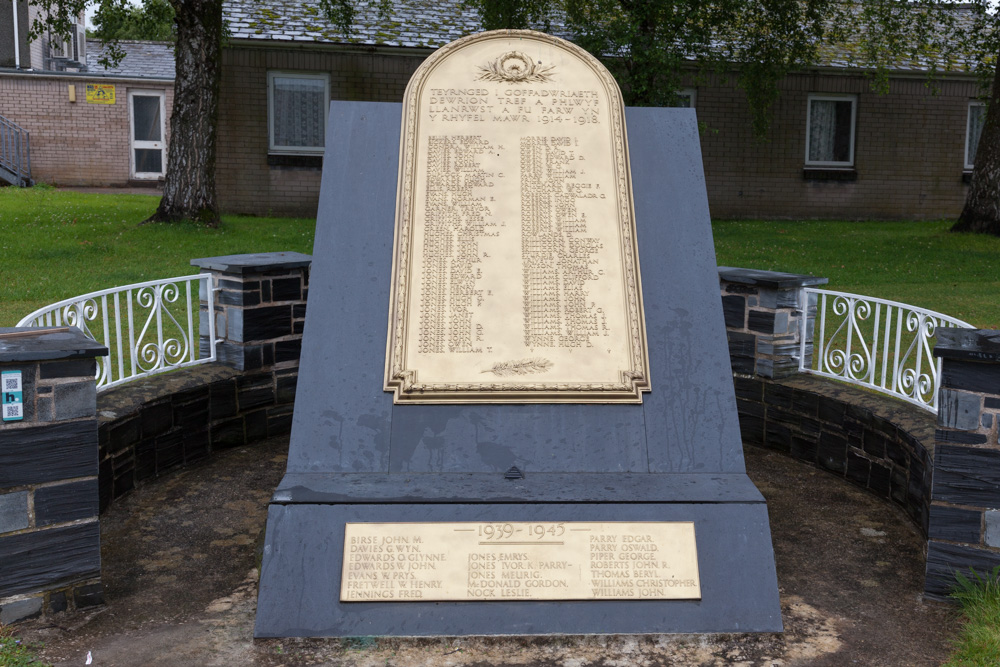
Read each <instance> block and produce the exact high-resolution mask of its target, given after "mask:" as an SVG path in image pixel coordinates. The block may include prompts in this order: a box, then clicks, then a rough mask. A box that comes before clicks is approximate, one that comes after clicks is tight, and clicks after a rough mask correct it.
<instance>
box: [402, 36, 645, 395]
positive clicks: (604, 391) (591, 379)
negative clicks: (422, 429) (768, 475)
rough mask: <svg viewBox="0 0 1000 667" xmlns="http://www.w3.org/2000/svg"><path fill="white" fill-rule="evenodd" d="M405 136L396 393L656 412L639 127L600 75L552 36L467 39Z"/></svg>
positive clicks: (416, 82)
mask: <svg viewBox="0 0 1000 667" xmlns="http://www.w3.org/2000/svg"><path fill="white" fill-rule="evenodd" d="M515 46H516V49H515V48H513V47H515ZM402 135H403V136H402V144H401V151H400V179H399V183H400V189H399V193H398V197H397V220H396V241H395V253H394V255H395V256H394V270H393V292H392V302H391V304H390V320H389V340H388V345H387V354H386V379H385V388H386V390H387V391H393V392H394V398H395V400H396V401H397V402H406V401H413V402H468V401H476V400H481V401H493V402H499V401H516V402H528V401H556V402H588V401H591V402H616V401H627V402H641V397H642V392H643V391H648V390H649V379H648V377H649V371H648V361H647V355H646V338H645V325H644V322H643V315H642V297H641V288H640V284H639V266H638V252H637V247H636V239H635V222H634V217H633V214H632V201H631V186H630V181H629V173H628V155H627V150H626V141H625V128H624V115H623V107H622V104H621V96H620V93H619V91H618V89H617V86H616V84H615V83H614V80H613V79H612V77H611V76H610V74H608V73H607V71H606V70H605V69H604V68H603V66H601V65H600V64H599V63H598V62H597V61H596V60H594V59H593V58H591V57H590V56H589V55H587V54H586V53H585V52H583V51H581V50H580V49H578V48H577V47H575V46H573V45H570V44H568V43H567V42H564V41H562V40H559V39H557V38H553V37H550V36H547V35H542V34H540V33H532V32H520V33H516V34H514V33H510V32H504V33H485V34H483V35H477V36H474V37H470V38H466V39H463V40H459V41H458V42H455V43H453V44H451V45H449V46H448V47H445V48H444V49H442V50H440V51H438V52H437V53H436V54H435V55H433V56H431V58H429V59H428V60H427V61H426V62H425V63H424V65H422V66H421V68H420V69H419V70H418V71H417V73H416V74H415V75H414V77H413V79H412V80H411V82H410V85H409V87H408V89H407V93H406V102H405V105H404V119H403V133H402Z"/></svg>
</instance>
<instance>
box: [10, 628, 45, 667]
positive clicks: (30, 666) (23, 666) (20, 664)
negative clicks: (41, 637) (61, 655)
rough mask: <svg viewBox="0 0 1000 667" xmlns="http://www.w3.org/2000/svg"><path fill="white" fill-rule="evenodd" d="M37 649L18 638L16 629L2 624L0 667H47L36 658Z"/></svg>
mask: <svg viewBox="0 0 1000 667" xmlns="http://www.w3.org/2000/svg"><path fill="white" fill-rule="evenodd" d="M35 648H36V647H34V646H32V645H31V644H27V643H25V642H23V641H21V640H20V639H18V638H17V635H16V634H15V633H14V629H13V628H11V627H9V626H6V625H3V624H0V667H46V665H47V664H48V663H44V662H42V661H40V660H39V659H38V658H37V657H35V654H34V650H35Z"/></svg>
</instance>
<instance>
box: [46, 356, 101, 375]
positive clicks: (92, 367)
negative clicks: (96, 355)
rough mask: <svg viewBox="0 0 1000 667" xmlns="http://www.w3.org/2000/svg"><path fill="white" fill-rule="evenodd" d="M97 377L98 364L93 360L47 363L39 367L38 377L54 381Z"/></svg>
mask: <svg viewBox="0 0 1000 667" xmlns="http://www.w3.org/2000/svg"><path fill="white" fill-rule="evenodd" d="M96 375H97V362H96V361H94V360H93V359H75V360H72V361H47V362H44V363H41V364H39V365H38V377H39V378H40V379H42V380H53V379H56V378H64V377H89V378H92V377H94V376H96Z"/></svg>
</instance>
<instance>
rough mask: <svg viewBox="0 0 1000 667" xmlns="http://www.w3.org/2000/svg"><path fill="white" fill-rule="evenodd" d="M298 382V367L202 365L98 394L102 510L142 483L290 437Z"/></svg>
mask: <svg viewBox="0 0 1000 667" xmlns="http://www.w3.org/2000/svg"><path fill="white" fill-rule="evenodd" d="M297 378H298V367H297V366H295V367H287V368H282V369H276V368H274V367H271V368H267V369H262V370H257V371H253V372H249V373H239V372H237V371H235V370H233V369H232V368H229V367H227V366H224V365H222V364H206V365H204V366H195V367H192V368H185V369H182V370H179V371H176V372H174V373H168V374H165V375H154V376H150V377H147V378H143V379H141V380H136V381H134V382H130V383H127V384H125V385H121V386H118V387H115V388H114V389H111V390H109V391H106V392H103V393H101V394H100V395H99V396H98V397H97V406H98V415H99V419H100V427H99V429H98V435H99V441H100V471H99V479H100V510H101V512H103V511H104V510H105V509H107V508H108V506H109V505H110V504H111V503H112V502H113V501H114V500H115V499H116V498H119V497H121V496H122V495H124V494H126V493H128V492H129V491H131V490H132V489H134V488H135V487H137V486H139V485H140V484H142V483H143V482H145V481H147V480H150V479H152V478H155V477H158V476H160V475H163V474H164V473H167V472H170V471H172V470H175V469H177V468H180V467H182V466H185V465H189V464H191V463H195V462H197V461H200V460H202V459H204V458H206V457H208V456H210V455H211V454H212V453H214V452H218V451H221V450H224V449H229V448H231V447H239V446H242V445H245V444H248V443H252V442H256V441H258V440H263V439H265V438H270V437H273V436H276V435H283V434H286V433H288V432H289V431H290V430H291V427H292V405H293V404H294V402H295V384H296V380H297Z"/></svg>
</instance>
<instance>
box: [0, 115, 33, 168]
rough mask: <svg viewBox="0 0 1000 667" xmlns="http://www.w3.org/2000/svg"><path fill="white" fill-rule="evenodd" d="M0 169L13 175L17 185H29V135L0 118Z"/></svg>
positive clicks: (18, 126)
mask: <svg viewBox="0 0 1000 667" xmlns="http://www.w3.org/2000/svg"><path fill="white" fill-rule="evenodd" d="M0 167H3V168H4V169H6V170H7V171H9V172H11V173H13V174H14V177H15V178H16V179H17V180H18V183H17V185H30V184H31V134H30V133H29V132H28V131H27V130H25V129H24V128H23V127H21V126H20V125H18V124H17V123H15V122H13V121H11V120H9V119H7V118H4V117H3V116H0Z"/></svg>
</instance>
